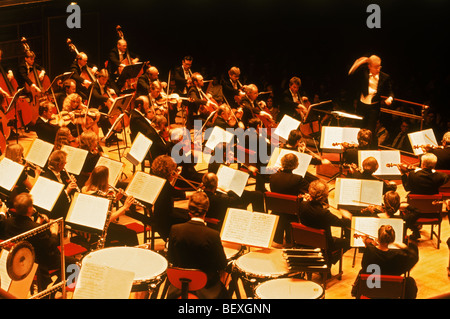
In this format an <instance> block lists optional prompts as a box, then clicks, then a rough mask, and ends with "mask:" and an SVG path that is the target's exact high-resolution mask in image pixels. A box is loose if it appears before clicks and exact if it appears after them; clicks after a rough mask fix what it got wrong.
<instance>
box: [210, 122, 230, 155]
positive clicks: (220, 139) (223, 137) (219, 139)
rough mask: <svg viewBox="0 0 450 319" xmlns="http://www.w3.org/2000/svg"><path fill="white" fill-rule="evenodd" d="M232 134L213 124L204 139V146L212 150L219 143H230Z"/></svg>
mask: <svg viewBox="0 0 450 319" xmlns="http://www.w3.org/2000/svg"><path fill="white" fill-rule="evenodd" d="M233 136H234V134H233V133H231V132H228V131H225V130H224V129H222V128H220V127H218V126H214V128H213V129H212V131H211V134H210V135H209V138H208V141H206V144H205V147H207V148H209V149H210V150H213V149H214V148H215V147H216V146H217V144H219V143H230V142H231V140H232V139H233Z"/></svg>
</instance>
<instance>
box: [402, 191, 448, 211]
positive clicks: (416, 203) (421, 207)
mask: <svg viewBox="0 0 450 319" xmlns="http://www.w3.org/2000/svg"><path fill="white" fill-rule="evenodd" d="M407 202H408V204H409V205H411V206H412V207H414V208H416V209H417V210H418V211H419V212H420V213H421V214H440V213H441V212H442V205H443V201H442V194H436V195H416V194H408V197H407Z"/></svg>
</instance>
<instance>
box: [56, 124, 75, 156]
mask: <svg viewBox="0 0 450 319" xmlns="http://www.w3.org/2000/svg"><path fill="white" fill-rule="evenodd" d="M53 144H54V147H53V150H54V151H56V150H61V148H62V147H63V146H64V145H69V146H73V147H78V146H79V138H75V137H73V136H72V132H71V131H70V129H69V128H68V127H67V126H62V127H60V128H59V129H58V131H57V132H56V136H55V140H54V143H53Z"/></svg>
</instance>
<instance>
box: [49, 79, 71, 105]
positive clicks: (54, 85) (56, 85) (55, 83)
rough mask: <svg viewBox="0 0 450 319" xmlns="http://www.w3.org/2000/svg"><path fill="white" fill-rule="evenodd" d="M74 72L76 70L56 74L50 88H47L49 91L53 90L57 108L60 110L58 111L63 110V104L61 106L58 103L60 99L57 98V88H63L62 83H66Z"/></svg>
mask: <svg viewBox="0 0 450 319" xmlns="http://www.w3.org/2000/svg"><path fill="white" fill-rule="evenodd" d="M73 73H74V72H65V73H63V74H60V75H58V76H56V77H55V78H54V79H53V82H52V83H51V84H50V86H49V88H48V89H47V91H48V90H51V92H52V96H53V100H54V101H55V105H56V109H57V110H58V113H59V112H61V110H62V106H61V107H60V106H59V105H58V101H57V100H56V96H55V88H56V89H61V87H60V84H62V83H64V82H65V81H66V80H67V79H70V78H71V77H72V75H73Z"/></svg>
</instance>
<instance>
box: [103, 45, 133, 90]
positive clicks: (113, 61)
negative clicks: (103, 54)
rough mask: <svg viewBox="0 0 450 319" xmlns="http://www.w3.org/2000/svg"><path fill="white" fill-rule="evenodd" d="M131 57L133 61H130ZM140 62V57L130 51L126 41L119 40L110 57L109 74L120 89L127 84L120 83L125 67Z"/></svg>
mask: <svg viewBox="0 0 450 319" xmlns="http://www.w3.org/2000/svg"><path fill="white" fill-rule="evenodd" d="M128 57H130V59H131V61H128ZM138 62H139V57H138V56H137V55H135V54H134V53H133V52H130V51H129V50H128V43H127V41H126V40H125V39H119V40H118V41H117V45H116V47H114V48H113V49H112V50H111V51H110V52H109V56H108V66H107V69H108V72H109V74H110V76H111V79H112V80H113V81H114V82H115V83H116V84H117V87H118V88H122V87H123V86H124V84H125V83H118V82H117V80H118V78H119V75H120V73H122V70H123V68H124V67H125V66H127V65H130V64H135V63H138Z"/></svg>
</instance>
